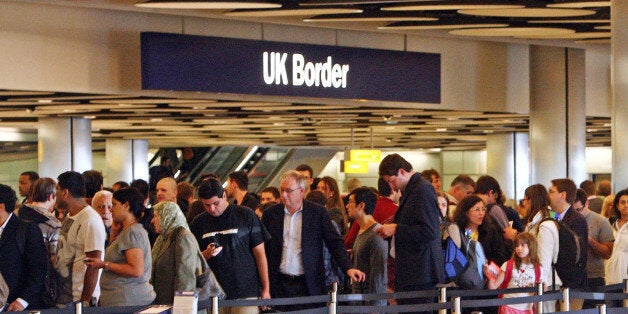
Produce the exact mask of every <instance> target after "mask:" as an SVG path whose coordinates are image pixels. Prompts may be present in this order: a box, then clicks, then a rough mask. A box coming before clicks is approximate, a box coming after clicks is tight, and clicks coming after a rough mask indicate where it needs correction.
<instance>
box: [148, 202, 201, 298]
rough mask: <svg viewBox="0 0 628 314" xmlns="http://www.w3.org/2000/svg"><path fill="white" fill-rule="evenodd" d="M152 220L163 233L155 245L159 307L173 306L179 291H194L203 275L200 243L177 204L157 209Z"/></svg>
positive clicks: (154, 275)
mask: <svg viewBox="0 0 628 314" xmlns="http://www.w3.org/2000/svg"><path fill="white" fill-rule="evenodd" d="M153 209H154V217H153V220H152V223H153V226H154V227H155V231H157V233H159V236H158V237H157V240H155V244H154V245H153V251H152V257H153V270H152V277H151V283H152V284H153V286H154V287H155V291H156V292H157V297H156V298H155V303H156V304H172V302H173V300H174V293H175V291H177V290H187V291H193V290H194V289H195V288H196V274H197V273H199V274H200V271H201V260H200V257H199V249H198V243H197V242H196V238H194V235H192V233H191V232H190V229H189V227H188V224H187V222H186V219H185V215H184V214H183V212H182V211H181V209H180V208H179V205H177V203H174V202H160V203H158V204H156V205H155V206H153Z"/></svg>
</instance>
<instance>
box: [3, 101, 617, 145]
mask: <svg viewBox="0 0 628 314" xmlns="http://www.w3.org/2000/svg"><path fill="white" fill-rule="evenodd" d="M42 117H78V118H86V119H91V121H92V139H93V140H94V142H95V143H96V144H95V147H101V148H102V147H104V145H102V144H103V143H104V140H105V139H107V138H124V139H148V140H149V143H150V145H151V146H152V147H185V146H225V145H266V146H327V147H338V148H340V149H346V148H370V147H374V148H380V149H386V148H390V149H393V148H395V149H432V150H441V149H442V150H475V149H483V148H485V146H486V135H487V134H496V133H510V132H527V131H528V122H529V117H528V116H527V115H524V114H515V113H500V112H476V111H451V110H436V109H417V108H411V107H405V108H403V107H398V108H391V107H379V106H377V107H376V106H373V105H369V104H365V105H348V104H346V105H345V104H311V103H281V102H266V101H228V100H207V99H192V98H189V99H183V98H165V97H158V98H148V97H130V96H125V95H94V94H68V93H55V92H29V91H12V90H0V131H3V130H4V131H7V130H11V129H16V130H22V132H26V133H28V132H30V133H31V134H32V138H36V133H37V121H38V119H39V118H42ZM586 123H587V146H610V118H599V117H588V118H587V122H586ZM98 143H100V144H98ZM0 145H1V146H0V149H1V151H2V152H5V153H6V152H20V151H33V150H35V151H36V143H30V144H29V143H12V142H3V143H2V144H0ZM98 145H99V146H98Z"/></svg>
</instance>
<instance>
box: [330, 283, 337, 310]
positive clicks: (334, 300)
mask: <svg viewBox="0 0 628 314" xmlns="http://www.w3.org/2000/svg"><path fill="white" fill-rule="evenodd" d="M329 293H330V294H331V302H329V314H336V307H337V306H338V282H334V283H332V285H331V291H330V292H329Z"/></svg>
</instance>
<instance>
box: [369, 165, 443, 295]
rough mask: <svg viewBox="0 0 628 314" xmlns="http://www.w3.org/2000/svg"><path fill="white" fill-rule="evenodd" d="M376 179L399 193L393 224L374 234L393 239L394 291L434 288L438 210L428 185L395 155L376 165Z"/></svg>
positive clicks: (438, 269) (438, 263)
mask: <svg viewBox="0 0 628 314" xmlns="http://www.w3.org/2000/svg"><path fill="white" fill-rule="evenodd" d="M379 176H380V177H381V178H383V179H384V180H386V182H388V183H389V184H390V186H391V187H392V188H393V189H399V190H400V191H401V200H400V201H399V208H398V209H397V213H395V218H394V220H393V223H389V224H383V225H382V226H381V227H379V228H378V229H377V230H376V232H377V233H378V234H379V235H381V236H382V237H384V238H388V237H393V240H392V243H391V256H393V254H394V256H393V257H395V259H396V271H397V273H396V276H395V287H396V290H397V291H416V290H427V289H434V288H436V284H438V283H441V282H443V281H444V279H445V270H444V265H445V262H444V258H443V249H442V246H441V236H440V228H439V226H440V218H439V217H440V215H441V214H440V209H439V208H438V203H437V198H436V192H435V191H434V188H433V187H432V185H431V183H430V182H428V181H427V180H425V179H424V178H423V177H421V175H420V174H419V173H417V172H415V171H414V170H412V165H411V164H410V163H409V162H408V161H407V160H405V159H404V158H403V157H401V156H400V155H399V154H391V155H388V156H386V157H385V158H384V159H383V160H382V162H381V163H380V164H379ZM399 301H401V303H416V302H423V303H425V302H429V301H430V300H428V299H414V300H408V299H401V300H399Z"/></svg>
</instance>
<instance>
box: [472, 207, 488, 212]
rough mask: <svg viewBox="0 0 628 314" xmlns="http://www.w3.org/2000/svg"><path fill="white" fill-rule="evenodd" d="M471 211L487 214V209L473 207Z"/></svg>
mask: <svg viewBox="0 0 628 314" xmlns="http://www.w3.org/2000/svg"><path fill="white" fill-rule="evenodd" d="M469 211H471V212H476V213H477V212H486V207H473V208H471V209H470V210H469Z"/></svg>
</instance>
